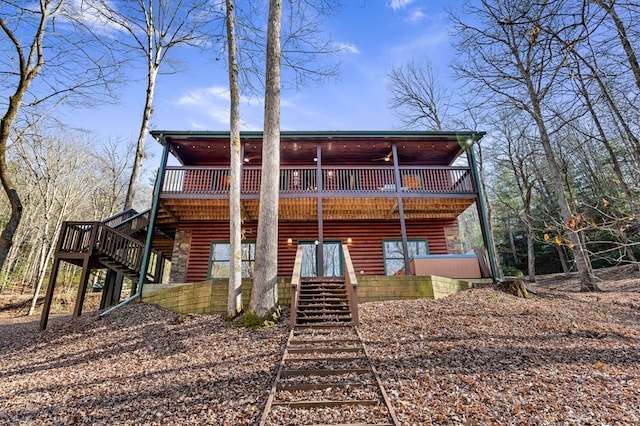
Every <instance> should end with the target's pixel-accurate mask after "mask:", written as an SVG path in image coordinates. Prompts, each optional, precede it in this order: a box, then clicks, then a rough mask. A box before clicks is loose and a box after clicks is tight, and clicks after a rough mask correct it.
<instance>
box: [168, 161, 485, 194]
mask: <svg viewBox="0 0 640 426" xmlns="http://www.w3.org/2000/svg"><path fill="white" fill-rule="evenodd" d="M399 171H400V182H399V184H398V182H396V179H395V171H394V169H393V168H392V167H323V168H322V170H321V171H320V181H319V182H318V171H317V169H316V168H315V167H281V168H280V192H281V193H282V194H284V195H286V194H300V193H306V192H317V191H321V192H340V193H346V194H348V193H379V192H380V191H386V192H396V191H400V192H407V193H442V194H445V193H448V194H473V193H475V192H476V188H475V186H474V184H473V179H471V170H470V169H469V168H468V167H433V166H424V167H400V168H399ZM260 176H261V170H260V169H259V168H256V167H245V168H244V169H243V174H242V193H243V194H258V193H259V192H260ZM229 179H230V177H229V169H227V168H219V167H167V169H166V173H165V178H164V185H163V193H164V194H165V195H168V194H213V195H216V194H217V195H226V194H228V192H229V182H230V180H229Z"/></svg>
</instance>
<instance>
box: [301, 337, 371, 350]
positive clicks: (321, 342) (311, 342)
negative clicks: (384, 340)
mask: <svg viewBox="0 0 640 426" xmlns="http://www.w3.org/2000/svg"><path fill="white" fill-rule="evenodd" d="M331 343H360V340H358V339H314V340H291V341H290V342H289V344H290V345H291V346H293V347H294V348H297V345H303V344H304V345H316V344H317V345H326V344H331Z"/></svg>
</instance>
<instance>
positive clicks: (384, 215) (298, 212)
mask: <svg viewBox="0 0 640 426" xmlns="http://www.w3.org/2000/svg"><path fill="white" fill-rule="evenodd" d="M474 201H475V198H473V197H470V198H404V199H403V201H402V203H403V207H404V214H405V218H406V219H455V218H457V217H458V216H459V215H460V214H461V213H462V212H463V211H465V210H466V209H467V208H468V207H469V206H470V205H471V204H473V202H474ZM317 202H318V200H317V198H284V199H282V198H281V199H280V205H279V219H280V221H316V220H317V219H318V205H317ZM241 204H242V219H243V220H244V221H256V220H258V208H259V201H258V200H257V199H250V200H243V201H242V203H241ZM322 214H323V218H324V220H347V221H348V220H390V219H391V220H393V219H395V220H398V219H399V211H398V200H397V198H394V197H390V198H352V199H345V198H324V199H323V200H322ZM228 220H229V202H228V200H223V199H177V198H174V199H163V200H161V203H160V213H159V219H158V221H159V224H160V226H162V223H163V222H164V223H166V224H169V223H175V222H182V221H228Z"/></svg>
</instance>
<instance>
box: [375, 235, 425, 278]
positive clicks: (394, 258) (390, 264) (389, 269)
mask: <svg viewBox="0 0 640 426" xmlns="http://www.w3.org/2000/svg"><path fill="white" fill-rule="evenodd" d="M407 246H408V248H409V259H411V258H412V257H414V256H417V255H421V254H429V243H428V242H427V240H418V239H412V240H407ZM382 255H383V256H384V273H385V275H395V274H397V273H398V272H400V271H401V270H403V269H404V250H403V249H402V240H383V241H382Z"/></svg>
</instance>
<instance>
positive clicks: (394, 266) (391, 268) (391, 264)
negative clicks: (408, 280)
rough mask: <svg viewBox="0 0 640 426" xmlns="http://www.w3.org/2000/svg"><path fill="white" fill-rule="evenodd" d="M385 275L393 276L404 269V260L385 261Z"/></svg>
mask: <svg viewBox="0 0 640 426" xmlns="http://www.w3.org/2000/svg"><path fill="white" fill-rule="evenodd" d="M385 266H386V273H387V275H395V274H396V273H398V272H399V271H400V270H402V269H403V268H404V260H400V259H387V260H386V261H385Z"/></svg>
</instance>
